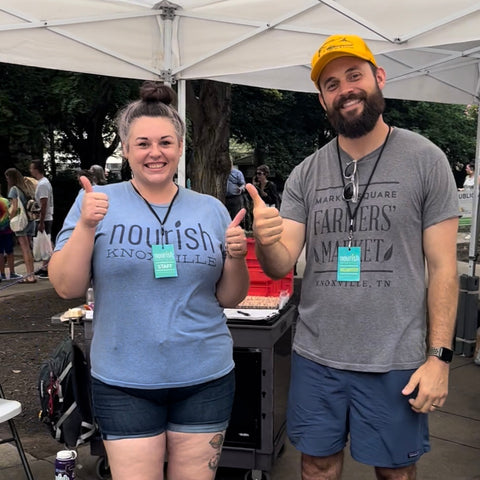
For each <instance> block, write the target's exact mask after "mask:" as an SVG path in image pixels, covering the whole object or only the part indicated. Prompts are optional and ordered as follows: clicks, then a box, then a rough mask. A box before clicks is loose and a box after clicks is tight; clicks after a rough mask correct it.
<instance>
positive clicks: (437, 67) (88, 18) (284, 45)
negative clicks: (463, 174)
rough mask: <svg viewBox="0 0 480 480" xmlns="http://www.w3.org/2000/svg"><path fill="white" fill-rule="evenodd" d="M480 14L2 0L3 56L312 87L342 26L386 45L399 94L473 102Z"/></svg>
mask: <svg viewBox="0 0 480 480" xmlns="http://www.w3.org/2000/svg"><path fill="white" fill-rule="evenodd" d="M479 24H480V2H479V1H475V0H456V1H455V2H452V1H451V0H403V1H402V2H380V1H378V0H363V1H362V2H358V1H357V0H338V1H334V0H176V3H175V4H173V3H170V2H168V1H167V0H163V1H161V2H158V3H156V2H155V0H68V2H65V1H64V0H42V1H41V2H38V1H37V0H2V2H1V3H0V61H1V62H6V63H17V64H23V65H30V66H39V67H45V68H54V69H62V70H70V71H76V72H88V73H96V74H101V75H110V76H116V77H125V78H141V79H163V80H165V81H179V80H188V79H195V78H203V79H207V78H208V79H212V80H219V81H224V82H229V83H237V84H243V85H252V86H258V87H265V88H278V89H286V90H295V91H304V92H309V91H310V92H311V91H314V88H313V85H312V83H311V82H310V79H309V70H310V59H311V57H312V55H313V52H314V51H315V49H316V48H318V47H319V45H320V44H321V43H322V42H323V41H324V40H325V38H326V37H327V36H329V35H331V34H333V33H342V32H345V33H353V34H357V35H360V36H362V37H363V38H365V39H366V40H367V42H368V44H369V46H370V47H371V49H372V51H373V52H374V53H375V54H376V55H379V54H384V55H380V57H379V62H380V63H381V64H382V65H385V66H386V67H387V71H388V73H389V76H390V82H389V86H388V94H389V95H390V96H395V97H397V98H408V99H422V100H432V99H434V100H441V101H444V102H451V103H471V102H473V101H475V99H476V98H477V89H476V87H477V85H476V81H477V80H478V62H479V59H480V55H479V54H478V49H479V48H480V33H479V29H478V25H479ZM439 45H443V46H439ZM413 49H415V50H413ZM405 50H408V51H405ZM387 52H388V54H387ZM445 63H448V65H449V66H448V67H447V68H445ZM459 66H461V68H462V71H465V74H462V77H463V80H461V81H459V78H458V77H459V75H458V74H457V73H456V72H455V71H452V68H457V67H459ZM472 72H473V74H472ZM467 77H468V79H467ZM419 79H421V82H416V81H415V80H419ZM427 79H428V81H426V80H427ZM431 83H434V84H435V85H436V88H437V89H440V94H436V93H435V88H432V86H431V85H430V84H431ZM427 84H428V85H427ZM419 85H421V86H420V87H419ZM452 89H453V90H452ZM453 91H456V92H457V93H453ZM460 92H461V93H460Z"/></svg>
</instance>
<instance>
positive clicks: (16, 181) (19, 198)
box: [5, 168, 37, 283]
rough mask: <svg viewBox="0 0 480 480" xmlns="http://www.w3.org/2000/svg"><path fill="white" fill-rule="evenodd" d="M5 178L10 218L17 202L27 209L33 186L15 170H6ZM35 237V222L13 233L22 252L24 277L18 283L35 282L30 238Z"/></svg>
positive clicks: (33, 192) (33, 193)
mask: <svg viewBox="0 0 480 480" xmlns="http://www.w3.org/2000/svg"><path fill="white" fill-rule="evenodd" d="M5 178H6V179H7V184H8V198H9V199H10V211H9V213H10V218H12V217H14V216H15V213H16V212H17V209H18V202H22V204H23V207H24V208H25V210H26V208H27V202H28V200H29V199H31V198H34V197H35V189H34V188H33V184H32V183H30V182H26V181H25V178H24V177H23V175H22V174H21V173H20V172H19V171H18V170H17V169H16V168H8V169H7V170H6V171H5ZM34 235H35V221H34V220H30V221H29V222H28V224H27V226H26V227H25V228H24V229H23V230H21V231H20V232H15V236H16V237H17V240H18V244H19V245H20V249H21V250H22V256H23V262H24V263H25V268H26V271H27V273H26V275H25V277H24V278H23V279H22V280H20V281H19V282H18V283H35V282H36V281H37V279H36V277H35V274H34V270H35V268H34V264H33V254H32V238H33V236H34Z"/></svg>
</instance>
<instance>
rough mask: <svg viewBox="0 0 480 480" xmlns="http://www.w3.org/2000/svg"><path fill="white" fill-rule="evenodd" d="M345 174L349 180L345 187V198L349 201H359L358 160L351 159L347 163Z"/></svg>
mask: <svg viewBox="0 0 480 480" xmlns="http://www.w3.org/2000/svg"><path fill="white" fill-rule="evenodd" d="M343 176H344V178H345V180H348V182H347V183H346V184H345V186H344V187H343V199H344V200H346V201H347V202H352V203H357V202H358V175H357V162H355V161H351V162H348V163H347V164H346V165H345V169H344V171H343Z"/></svg>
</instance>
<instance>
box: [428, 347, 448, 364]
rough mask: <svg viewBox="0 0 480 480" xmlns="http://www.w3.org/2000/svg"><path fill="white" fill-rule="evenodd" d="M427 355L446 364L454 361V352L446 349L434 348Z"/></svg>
mask: <svg viewBox="0 0 480 480" xmlns="http://www.w3.org/2000/svg"><path fill="white" fill-rule="evenodd" d="M427 355H428V356H429V357H437V358H439V359H440V360H442V361H443V362H445V363H450V362H451V361H452V359H453V350H450V349H449V348H446V347H439V348H435V347H432V348H429V349H428V352H427Z"/></svg>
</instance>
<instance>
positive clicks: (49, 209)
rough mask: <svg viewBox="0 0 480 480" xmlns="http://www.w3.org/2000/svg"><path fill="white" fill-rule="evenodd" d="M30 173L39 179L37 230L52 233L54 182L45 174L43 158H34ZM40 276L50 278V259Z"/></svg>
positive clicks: (43, 264)
mask: <svg viewBox="0 0 480 480" xmlns="http://www.w3.org/2000/svg"><path fill="white" fill-rule="evenodd" d="M30 175H31V176H32V177H33V178H34V179H35V180H37V186H36V188H35V201H36V202H37V204H38V205H39V207H40V212H39V217H38V220H36V231H37V232H46V233H47V235H50V237H51V235H52V225H53V189H52V184H51V183H50V181H49V180H48V178H47V177H46V176H45V167H44V165H43V161H42V160H33V161H32V162H31V163H30ZM35 274H36V275H37V277H39V278H48V260H44V261H43V262H42V266H41V267H40V268H39V269H38V270H37V271H36V272H35Z"/></svg>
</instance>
